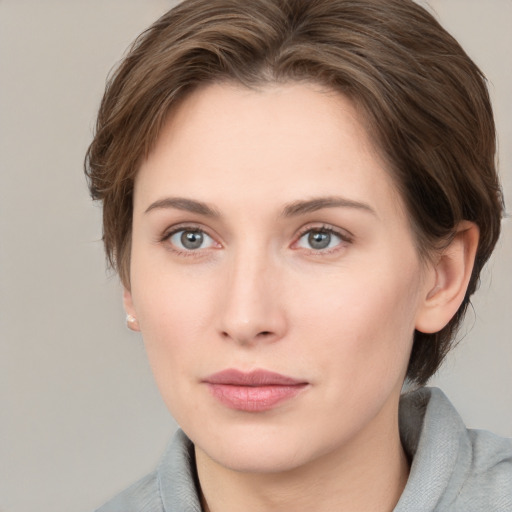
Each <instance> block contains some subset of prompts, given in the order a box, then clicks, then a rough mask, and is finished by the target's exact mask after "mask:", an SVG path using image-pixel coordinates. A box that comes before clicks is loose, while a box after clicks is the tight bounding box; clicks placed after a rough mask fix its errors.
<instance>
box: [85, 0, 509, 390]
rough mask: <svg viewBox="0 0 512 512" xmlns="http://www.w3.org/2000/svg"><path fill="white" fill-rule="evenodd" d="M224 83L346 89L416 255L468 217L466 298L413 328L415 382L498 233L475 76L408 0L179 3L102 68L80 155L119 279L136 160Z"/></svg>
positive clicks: (444, 347)
mask: <svg viewBox="0 0 512 512" xmlns="http://www.w3.org/2000/svg"><path fill="white" fill-rule="evenodd" d="M226 80H227V81H234V82H237V83H240V84H243V85H246V86H248V87H252V86H255V85H259V84H264V83H269V82H285V81H294V80H306V81H309V82H315V83H319V84H321V85H324V86H327V87H329V88H331V89H334V90H336V91H339V92H340V93H342V94H344V95H346V96H347V97H349V98H350V99H351V100H352V101H353V102H354V103H355V105H356V106H357V107H358V108H360V110H361V112H362V113H363V114H364V118H365V120H366V122H367V126H368V129H369V132H370V134H371V136H372V137H373V139H374V141H375V142H376V143H377V146H378V147H379V148H380V150H381V152H382V154H383V155H384V156H385V158H386V159H387V161H388V163H389V167H390V169H391V173H392V175H393V177H394V179H395V183H396V184H397V187H398V189H399V190H400V192H401V195H402V198H403V200H404V202H405V205H406V208H407V211H408V214H409V216H410V221H411V225H412V228H413V230H414V233H415V238H416V241H417V245H418V250H419V254H421V255H425V254H430V253H431V252H432V250H434V249H435V248H436V247H438V246H439V244H440V242H442V241H446V240H447V239H449V237H450V235H452V234H453V232H454V229H455V228H456V226H457V224H458V223H459V222H460V221H462V220H464V219H465V220H469V221H473V222H475V223H476V224H477V225H478V226H479V228H480V241H479V246H478V251H477V255H476V261H475V266H474V270H473V274H472V277H471V280H470V283H469V287H468V290H467V293H466V296H465V299H464V302H463V304H462V305H461V307H460V308H459V310H458V312H457V313H456V315H455V316H454V318H453V319H452V320H451V321H450V323H449V324H448V325H447V326H446V327H445V328H444V329H442V330H441V331H440V332H438V333H435V334H425V333H421V332H418V331H416V332H415V335H414V336H415V337H414V345H413V349H412V355H411V359H410V363H409V368H408V373H407V376H408V378H409V380H411V381H415V382H416V383H418V384H424V383H425V382H426V381H427V380H428V379H429V378H430V377H431V376H432V375H433V373H434V372H435V371H436V370H437V369H438V367H439V366H440V364H441V362H442V360H443V358H444V356H445V355H446V353H447V352H448V350H449V349H450V347H451V345H452V343H453V338H454V335H455V333H456V331H457V328H458V326H459V324H460V322H461V320H462V318H463V316H464V313H465V311H466V308H467V306H468V304H469V297H470V296H471V295H472V294H473V292H474V291H475V289H476V287H477V284H478V279H479V275H480V271H481V269H482V267H483V265H484V264H485V262H486V261H487V260H488V258H489V256H490V254H491V252H492V250H493V248H494V245H495V243H496V241H497V239H498V236H499V232H500V220H501V216H502V211H503V200H502V194H501V190H500V185H499V180H498V177H497V173H496V169H495V150H496V148H495V127H494V120H493V115H492V110H491V105H490V101H489V96H488V92H487V88H486V83H485V78H484V76H483V75H482V73H481V72H480V70H479V69H478V67H477V66H476V65H475V64H474V63H473V62H472V61H471V59H470V58H469V57H468V56H467V55H466V53H465V52H464V51H463V50H462V48H461V47H460V46H459V44H458V43H457V42H456V41H455V40H454V39H453V38H452V37H451V36H450V35H449V34H448V33H447V32H446V31H445V30H444V29H443V28H442V27H441V26H440V25H439V23H438V22H437V21H436V20H435V19H434V18H433V17H432V16H431V15H430V14H429V13H428V12H427V11H426V10H425V9H423V8H422V7H420V6H419V5H417V4H416V3H414V2H413V1H412V0H251V1H250V2H242V1H240V0H185V1H184V2H182V3H181V4H179V5H178V6H177V7H175V8H174V9H172V10H171V11H169V12H168V13H167V14H165V15H164V16H162V17H161V18H160V19H159V20H158V21H156V22H155V23H154V24H153V25H152V26H151V27H150V28H149V29H148V30H146V31H145V32H144V33H143V34H141V35H140V36H139V38H138V39H136V41H135V42H134V44H133V46H132V47H131V49H130V51H129V53H128V54H127V56H126V57H125V58H124V60H123V61H122V63H121V64H120V66H119V67H118V69H117V70H116V71H115V73H114V74H113V76H112V77H111V78H110V80H109V82H108V84H107V88H106V91H105V95H104V97H103V100H102V103H101V107H100V110H99V114H98V120H97V125H96V135H95V137H94V140H93V141H92V143H91V145H90V147H89V150H88V152H87V156H86V161H85V169H86V174H87V176H88V178H89V186H90V191H91V195H92V197H93V198H94V199H98V200H101V201H102V202H103V233H104V243H105V249H106V253H107V256H108V259H109V262H110V264H111V265H112V267H113V268H115V269H116V270H117V271H118V272H119V274H120V277H121V280H122V281H123V283H124V284H125V285H129V265H130V246H131V229H132V195H133V184H134V177H135V175H136V173H137V170H138V167H139V165H140V162H141V160H142V159H143V158H144V157H145V156H147V155H148V153H149V152H150V150H151V148H152V147H153V145H154V143H155V141H156V139H157V137H158V135H159V132H160V129H161V127H162V125H163V123H164V121H165V119H166V117H167V115H168V113H169V110H170V109H171V107H172V106H174V105H175V104H176V103H177V101H179V100H180V99H181V98H183V97H184V96H185V95H187V94H189V93H190V92H191V91H193V90H194V89H195V88H196V87H197V86H198V85H199V84H205V83H211V82H219V81H226Z"/></svg>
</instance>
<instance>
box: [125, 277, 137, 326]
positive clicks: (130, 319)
mask: <svg viewBox="0 0 512 512" xmlns="http://www.w3.org/2000/svg"><path fill="white" fill-rule="evenodd" d="M123 305H124V310H125V311H126V326H127V327H128V329H131V330H132V331H136V332H140V327H139V321H138V320H137V315H136V314H135V308H134V306H133V299H132V293H131V291H130V290H128V288H126V287H125V288H124V289H123Z"/></svg>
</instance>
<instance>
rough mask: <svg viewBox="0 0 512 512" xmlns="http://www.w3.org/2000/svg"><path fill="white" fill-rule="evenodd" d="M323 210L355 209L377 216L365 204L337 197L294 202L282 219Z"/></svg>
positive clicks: (285, 210) (285, 208)
mask: <svg viewBox="0 0 512 512" xmlns="http://www.w3.org/2000/svg"><path fill="white" fill-rule="evenodd" d="M324 208H355V209H356V210H362V211H365V212H368V213H371V214H373V215H375V216H377V212H376V211H375V210H374V209H373V208H372V207H371V206H370V205H369V204H367V203H363V202H360V201H353V200H352V199H346V198H344V197H339V196H328V197H317V198H313V199H309V200H305V201H294V202H293V203H290V204H288V205H286V206H285V207H284V209H283V213H282V216H283V217H295V216H297V215H305V214H306V213H311V212H316V211H318V210H322V209H324Z"/></svg>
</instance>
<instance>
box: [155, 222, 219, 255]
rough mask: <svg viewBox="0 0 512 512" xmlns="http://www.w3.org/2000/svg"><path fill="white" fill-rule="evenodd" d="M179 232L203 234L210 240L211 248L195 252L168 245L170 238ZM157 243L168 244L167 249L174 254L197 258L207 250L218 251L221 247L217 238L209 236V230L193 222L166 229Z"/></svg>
mask: <svg viewBox="0 0 512 512" xmlns="http://www.w3.org/2000/svg"><path fill="white" fill-rule="evenodd" d="M180 231H192V232H194V231H196V232H201V233H204V235H206V236H207V237H208V238H211V239H212V240H213V242H214V245H213V247H205V248H204V249H196V250H185V249H181V248H179V247H176V246H175V245H174V244H171V243H170V238H171V237H172V236H173V235H175V234H176V233H179V232H180ZM157 242H159V243H166V242H167V243H168V246H170V247H168V248H169V249H170V250H172V251H173V252H174V253H176V254H179V255H185V256H199V255H200V254H201V253H203V252H204V251H206V250H207V249H218V248H221V247H222V244H221V243H220V242H219V241H218V237H217V236H214V235H213V234H211V232H210V230H209V229H207V228H205V227H204V226H202V225H201V224H196V223H194V222H192V223H191V222H182V223H179V224H174V225H172V226H170V227H168V228H167V229H166V230H165V231H164V232H163V234H162V235H161V236H159V237H158V240H157Z"/></svg>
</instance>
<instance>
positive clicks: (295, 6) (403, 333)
mask: <svg viewBox="0 0 512 512" xmlns="http://www.w3.org/2000/svg"><path fill="white" fill-rule="evenodd" d="M494 162H495V133H494V123H493V118H492V111H491V106H490V103H489V98H488V94H487V89H486V86H485V82H484V79H483V77H482V75H481V73H480V71H479V70H478V68H477V67H476V66H475V65H474V63H473V62H472V61H471V60H470V59H469V58H468V57H467V55H466V54H465V53H464V52H463V50H462V49H461V48H460V46H459V45H458V44H457V42H456V41H455V40H454V39H453V38H452V37H451V36H450V35H448V34H447V33H446V32H445V31H444V30H443V29H442V28H441V27H440V26H439V24H438V23H437V22H436V21H435V20H434V19H433V18H432V17H431V16H430V15H429V14H428V13H427V12H426V11H425V10H424V9H422V8H421V7H420V6H418V5H416V4H415V3H413V2H412V1H408V0H386V1H383V0H350V1H349V0H307V1H306V0H255V1H251V2H238V1H235V0H188V1H185V2H183V3H181V4H180V5H179V6H178V7H176V8H175V9H173V10H171V11H170V12H169V13H167V14H166V15H164V16H163V17H162V18H161V19H160V20H158V21H157V22H156V23H155V24H154V25H153V26H152V27H151V28H150V29H148V30H147V31H146V32H144V33H143V34H142V35H141V36H140V38H139V39H138V40H137V41H136V42H135V44H134V45H133V47H132V49H131V51H130V53H129V54H128V55H127V56H126V58H125V59H124V61H123V62H122V64H121V65H120V67H119V69H118V70H117V72H116V73H115V75H114V76H113V77H112V79H111V81H110V83H109V85H108V87H107V90H106V92H105V96H104V99H103V102H102V105H101V107H100V112H99V116H98V123H97V132H96V136H95V139H94V140H93V142H92V144H91V146H90V148H89V151H88V155H87V160H86V171H87V174H88V177H89V179H90V189H91V193H92V196H93V197H94V198H95V199H99V200H101V201H102V203H103V214H104V241H105V246H106V251H107V255H108V257H109V259H110V262H111V264H112V265H113V266H114V268H116V269H117V270H118V272H119V275H120V278H121V280H122V283H123V285H124V290H125V291H124V304H125V309H126V312H127V323H128V326H129V327H130V328H131V329H133V330H136V331H140V332H141V333H142V336H143V339H144V343H145V346H146V350H147V353H148V357H149V361H150V364H151V367H152V370H153V373H154V375H155V379H156V381H157V384H158V387H159V389H160V392H161V394H162V396H163V398H164V401H165V403H166V404H167V406H168V408H169V410H170V412H171V413H172V414H173V416H174V418H175V419H176V421H177V422H178V424H179V425H180V427H181V429H182V430H180V431H179V432H178V433H177V434H176V436H175V438H174V439H173V441H172V443H171V445H170V446H169V448H168V450H167V452H166V453H165V454H164V456H163V459H162V462H161V464H160V466H159V467H158V469H157V470H156V471H155V472H154V473H152V474H150V475H148V477H147V478H145V479H143V480H142V481H140V482H138V483H136V484H135V485H133V486H132V487H130V488H129V489H128V490H127V491H125V492H124V493H122V494H121V495H119V496H118V497H116V498H114V499H113V500H112V501H111V502H109V504H107V505H105V507H103V508H102V509H101V511H110V510H116V511H121V510H122V511H127V510H145V511H146V510H147V511H163V510H165V511H171V510H172V511H182V510H183V511H185V510H187V511H189V510H190V511H199V510H204V511H211V512H216V511H221V510H222V511H224V512H225V511H239V510H247V511H253V510H258V511H259V510H265V511H272V510H286V511H290V510H316V511H332V510H336V511H343V510H348V511H368V510H372V511H373V510H375V511H380V510H382V511H389V510H395V511H410V510H418V511H427V510H428V511H430V510H443V511H444V510H464V511H471V510H474V511H476V510H479V511H480V510H489V511H491V510H492V511H498V510H503V511H504V510H510V509H511V507H512V447H511V445H510V443H509V442H508V441H506V440H504V439H500V438H498V437H496V436H493V435H492V434H489V433H484V432H474V431H469V430H466V429H465V427H464V425H463V424H462V421H461V419H460V417H459V416H458V415H457V413H456V412H455V411H454V409H453V407H452V406H451V405H450V403H449V402H448V400H447V399H446V397H444V395H443V394H442V393H441V392H440V391H438V390H430V389H427V388H420V389H418V390H417V391H415V392H412V393H409V394H406V395H404V396H403V397H402V398H401V390H402V386H403V383H404V380H406V379H407V380H408V381H409V382H411V383H415V384H416V385H418V386H422V385H424V384H425V383H426V382H427V381H428V379H429V378H430V377H431V376H432V374H433V373H434V372H435V371H436V370H437V368H438V367H439V365H440V364H441V362H442V360H443V358H444V356H445V355H446V353H447V352H448V350H449V349H450V344H451V342H452V340H453V337H454V335H455V333H456V330H457V327H458V325H459V324H460V321H461V320H462V318H463V316H464V312H465V310H466V308H467V306H468V304H469V298H470V296H471V295H472V294H473V292H474V291H475V288H476V285H477V282H478V277H479V274H480V271H481V269H482V267H483V265H484V264H485V262H486V261H487V259H488V258H489V256H490V254H491V252H492V250H493V247H494V245H495V243H496V241H497V238H498V236H499V229H500V218H501V215H502V198H501V192H500V186H499V182H498V179H497V175H496V170H495V163H494ZM399 403H400V408H399Z"/></svg>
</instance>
